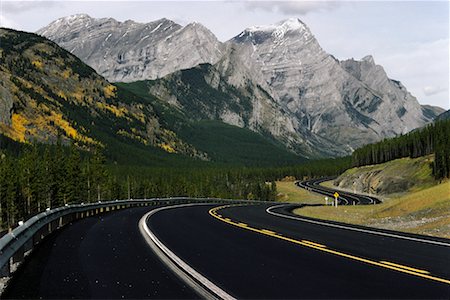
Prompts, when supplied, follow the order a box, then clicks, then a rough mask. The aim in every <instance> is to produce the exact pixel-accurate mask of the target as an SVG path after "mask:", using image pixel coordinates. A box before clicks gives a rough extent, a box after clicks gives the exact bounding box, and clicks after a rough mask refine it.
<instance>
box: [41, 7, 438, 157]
mask: <svg viewBox="0 0 450 300" xmlns="http://www.w3.org/2000/svg"><path fill="white" fill-rule="evenodd" d="M85 18H86V16H82V17H81V19H85ZM91 20H92V18H91ZM89 22H94V25H89V24H91V23H85V24H88V26H87V27H88V30H86V31H87V32H90V31H92V32H94V33H95V32H99V31H100V33H101V37H102V39H105V36H107V35H106V34H107V32H108V31H107V30H106V32H104V31H101V30H99V29H98V28H96V26H97V25H96V24H97V23H98V22H99V21H89ZM96 22H97V23H96ZM116 22H117V21H116ZM119 23H120V22H118V24H119ZM125 23H126V22H122V23H120V24H121V25H120V26H125V27H126V28H131V27H133V26H134V27H133V28H135V27H136V26H137V27H139V26H141V27H142V26H145V24H140V25H136V24H137V23H136V24H135V23H133V24H131V23H129V24H125ZM154 23H155V22H151V23H147V25H148V24H153V25H151V26H150V25H148V26H150V27H149V28H152V30H155V31H154V33H153V35H154V37H149V38H147V39H146V41H145V45H144V46H142V47H141V46H139V45H137V44H139V43H133V39H131V40H128V44H133V45H136V47H135V48H133V50H129V51H128V50H126V49H128V48H127V47H128V46H123V49H125V50H124V53H123V55H124V57H121V56H119V58H120V59H121V60H120V61H119V62H117V60H116V62H114V60H108V63H102V61H101V60H98V63H99V64H100V65H102V66H103V67H105V68H106V69H108V70H106V71H105V70H103V71H102V72H100V73H101V74H103V75H105V76H106V77H107V78H110V79H113V80H116V81H117V80H118V81H123V82H130V81H132V80H133V79H134V80H149V79H150V80H156V81H158V82H159V83H160V84H159V86H158V87H156V85H155V84H152V85H153V88H152V90H151V91H149V93H154V94H155V95H157V96H158V97H159V98H162V100H164V101H166V102H167V103H169V104H171V105H174V106H175V107H178V108H183V107H184V108H186V107H188V106H189V105H188V104H191V105H192V106H194V107H195V106H196V105H198V104H200V103H202V106H203V110H199V111H197V112H196V113H197V115H199V114H200V115H203V117H204V118H205V119H214V118H215V119H217V120H221V121H224V122H226V123H229V124H232V125H236V126H240V127H245V128H249V129H251V130H253V131H256V132H260V133H261V132H270V133H271V134H272V135H273V136H274V137H275V138H277V139H278V140H279V141H281V142H282V143H284V144H285V145H286V146H287V147H288V148H291V149H293V150H294V151H296V152H297V153H303V155H305V153H307V154H306V155H309V156H314V155H313V154H314V153H316V154H319V156H320V155H325V156H336V155H343V154H348V153H351V152H352V150H353V149H355V148H358V147H360V146H362V145H364V144H367V143H370V142H376V141H378V140H381V139H384V138H386V137H392V136H395V135H398V134H404V133H406V132H408V131H410V130H412V129H415V128H418V127H421V126H423V125H425V124H426V123H429V122H430V121H432V120H433V119H434V118H435V117H436V116H437V115H438V114H439V113H440V112H441V111H439V109H434V108H433V109H430V108H427V107H422V106H420V104H419V103H418V101H417V99H416V98H415V97H413V96H412V95H411V94H410V93H409V92H408V91H407V90H406V88H405V87H404V86H403V85H402V84H401V83H400V81H397V80H393V79H390V78H389V77H388V75H387V74H386V72H385V71H384V69H383V68H382V67H381V66H379V65H377V64H376V63H375V60H374V58H373V57H372V56H370V55H369V56H366V57H364V58H363V59H362V60H354V59H349V60H343V61H339V60H337V59H336V58H334V57H333V56H332V55H331V54H329V53H327V52H325V51H324V50H323V49H322V48H321V46H320V45H319V43H318V41H317V40H316V38H315V37H314V35H313V34H312V32H311V30H310V29H309V28H308V26H307V25H306V24H305V23H303V22H302V21H301V20H300V19H298V18H291V19H287V20H283V21H280V22H278V23H276V24H273V25H263V26H252V27H249V28H247V29H245V30H244V31H242V32H241V33H239V34H238V35H236V36H235V37H233V38H231V39H230V40H228V41H226V42H225V43H221V42H219V41H218V40H217V38H216V37H215V36H214V34H212V33H211V32H210V31H209V30H208V29H207V28H206V27H204V26H200V25H196V24H195V23H192V24H188V25H186V26H184V27H181V26H180V27H181V28H180V27H177V28H175V29H173V30H172V31H171V33H172V34H169V35H167V34H165V33H161V32H159V29H161V27H162V25H161V24H162V23H159V24H154ZM52 24H53V23H52ZM131 25H133V26H131ZM49 26H50V25H49ZM52 26H53V25H52ZM52 26H50V27H52ZM158 26H159V28H158V30H156V27H158ZM141 27H139V28H141ZM121 30H122V31H123V30H125V29H121ZM130 30H131V29H130ZM47 31H48V28H47V29H46V28H44V29H41V30H40V31H39V32H40V33H42V34H45V33H46V32H47ZM122 31H121V32H122ZM128 31H129V30H128V29H126V30H125V32H128ZM148 31H149V30H148V28H147V29H145V30H144V29H142V32H141V33H139V37H141V36H142V35H143V34H144V32H145V33H146V35H148ZM74 32H75V33H77V32H76V29H74V28H72V29H70V30H69V31H66V32H65V31H60V32H59V33H58V35H57V36H52V35H50V36H48V37H49V38H50V39H53V40H55V41H57V40H58V39H63V38H64V37H65V36H72V35H73V34H74ZM78 34H82V35H83V34H84V33H81V32H80V33H78ZM91 34H92V33H91ZM132 35H133V34H129V36H132ZM153 35H151V36H153ZM85 36H86V35H85V34H84V35H83V37H85ZM152 38H155V41H156V42H155V44H157V45H158V47H159V48H158V49H160V50H159V51H160V52H158V53H157V54H155V53H156V52H155V53H154V54H155V56H154V57H156V56H158V57H163V61H164V62H165V65H166V66H167V67H164V68H159V67H158V66H157V65H158V64H157V63H155V61H153V62H152V63H151V64H147V63H146V62H145V57H146V55H147V54H148V53H149V52H148V49H153V48H155V46H154V44H151V45H150V44H149V42H148V40H149V39H152ZM167 39H174V40H178V41H180V43H181V45H180V43H175V44H173V43H168V42H161V40H164V41H166V40H167ZM79 41H80V37H76V38H74V39H72V40H71V41H70V43H72V44H78V43H79ZM96 43H97V45H98V47H97V48H95V49H96V50H95V56H97V57H104V56H106V57H110V58H114V57H115V56H114V55H110V52H108V51H110V50H109V48H108V47H103V48H102V44H98V42H96ZM61 45H62V46H63V47H68V44H64V43H62V44H61ZM174 49H175V50H174ZM186 49H189V50H186ZM117 51H119V50H117ZM117 51H116V52H117ZM127 51H128V52H127ZM146 51H147V52H146ZM171 51H172V52H171ZM173 51H174V52H173ZM119 52H120V51H119ZM136 52H139V53H141V54H142V53H145V55H143V56H142V55H136ZM188 52H189V53H191V52H192V53H193V54H192V55H191V54H189V55H187V53H188ZM164 53H166V54H167V53H169V54H167V55H166V56H164ZM170 53H176V55H177V57H178V58H174V57H173V56H171V55H170ZM116 54H117V53H116ZM78 55H81V58H82V59H84V60H85V61H89V60H92V57H91V56H83V54H82V53H78ZM130 57H131V58H130ZM142 57H143V58H142ZM150 57H151V58H152V57H153V56H150ZM190 57H193V59H189V58H190ZM206 57H209V60H208V59H207V58H206ZM128 58H130V59H128ZM140 58H142V59H140ZM103 59H104V58H103ZM155 59H156V58H155ZM130 60H134V62H133V63H130ZM180 61H182V62H180ZM127 64H134V65H133V67H132V68H128V67H125V68H124V67H123V65H127ZM202 64H209V65H211V66H213V68H210V69H209V70H208V72H209V74H204V76H203V77H204V79H205V82H206V85H207V86H208V87H206V85H205V83H201V84H202V86H203V88H205V89H208V90H210V92H211V93H213V92H212V91H213V90H215V91H216V92H217V93H222V94H223V95H222V96H221V99H222V100H223V101H222V102H220V101H219V102H217V101H207V99H205V98H204V97H205V94H204V93H202V91H200V90H199V89H198V87H195V84H194V85H192V83H188V80H187V81H185V82H183V80H179V81H177V79H176V77H177V75H176V74H180V73H177V72H182V73H184V74H185V73H187V72H191V71H192V70H195V68H198V66H199V65H202ZM111 66H112V67H111ZM142 66H144V68H147V67H148V68H152V69H153V70H157V71H155V72H154V73H152V74H150V73H148V72H147V73H146V72H144V71H142V70H140V69H139V68H142ZM93 67H94V68H95V69H98V68H100V67H99V66H98V65H96V64H95V63H94V65H93ZM186 70H191V71H186ZM197 70H198V69H197ZM194 73H195V72H194ZM108 74H109V75H108ZM111 74H112V75H111ZM178 79H180V78H178ZM185 79H186V78H185ZM164 80H166V83H162V82H163V81H164ZM169 82H170V84H171V85H172V86H171V87H169V86H168V85H169ZM197 83H198V84H200V82H197ZM176 85H180V86H179V87H177V86H176ZM224 85H227V86H228V87H227V88H224ZM191 87H192V88H193V89H192V90H191V91H189V93H190V94H191V96H190V98H192V99H195V101H194V100H192V101H194V102H192V103H188V102H186V100H187V99H184V100H183V101H184V104H183V105H180V101H179V100H181V99H177V97H179V96H180V92H181V93H184V94H186V93H185V92H186V89H190V88H191ZM196 88H197V90H196ZM182 89H184V91H182ZM224 89H225V90H226V91H224ZM233 89H237V90H240V91H241V92H240V96H239V97H241V96H242V101H244V102H245V101H247V100H245V99H247V98H248V99H250V100H249V101H247V102H248V103H251V104H252V105H247V106H240V108H239V109H238V110H233V109H226V110H224V108H223V107H220V105H221V104H222V105H225V106H227V105H228V104H227V103H234V104H237V103H238V102H240V100H239V99H237V98H236V97H237V94H236V93H235V92H232V91H231V90H233ZM245 89H249V90H252V91H253V92H255V95H252V94H251V93H248V92H245ZM194 94H196V95H195V96H194ZM213 94H215V92H214V93H213ZM184 97H186V95H184ZM225 98H226V99H225ZM233 99H234V100H233ZM208 106H209V107H208ZM258 107H265V108H267V109H269V111H271V112H270V113H267V109H266V113H265V116H262V115H261V112H260V111H259V110H258ZM188 111H189V109H188ZM207 111H209V112H212V111H215V112H218V111H221V113H220V114H217V113H216V114H215V115H214V116H213V115H211V114H210V113H207ZM275 111H276V112H275ZM263 115H264V113H263ZM244 116H246V118H247V119H246V120H244ZM274 116H278V117H274ZM271 118H272V120H277V122H268V121H269V120H270V119H271ZM280 122H281V123H280ZM277 123H279V124H277ZM283 125H285V126H283ZM281 127H284V128H281ZM321 141H322V142H321ZM327 141H330V142H327ZM321 143H322V144H321ZM302 144H303V146H302ZM333 144H335V145H333ZM302 148H303V149H302ZM305 149H306V150H305ZM337 149H340V151H338V150H337Z"/></svg>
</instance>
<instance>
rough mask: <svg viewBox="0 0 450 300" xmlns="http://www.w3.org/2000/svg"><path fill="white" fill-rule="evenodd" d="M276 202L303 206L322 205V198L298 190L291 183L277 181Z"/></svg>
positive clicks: (300, 189)
mask: <svg viewBox="0 0 450 300" xmlns="http://www.w3.org/2000/svg"><path fill="white" fill-rule="evenodd" d="M276 184H277V191H278V195H277V201H278V202H292V203H305V204H323V203H324V202H325V200H324V197H323V196H321V195H318V194H316V193H311V192H309V191H307V190H305V189H302V188H299V187H298V186H296V185H295V184H294V182H292V181H277V182H276Z"/></svg>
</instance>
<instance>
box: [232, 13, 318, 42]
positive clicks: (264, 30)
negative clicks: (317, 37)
mask: <svg viewBox="0 0 450 300" xmlns="http://www.w3.org/2000/svg"><path fill="white" fill-rule="evenodd" d="M288 37H290V38H293V39H294V40H295V39H298V38H299V37H301V38H302V40H304V41H307V40H309V39H310V38H312V37H313V35H312V34H311V31H310V30H309V28H308V26H306V24H305V23H303V22H302V21H301V20H300V19H298V18H290V19H286V20H283V21H280V22H277V23H275V24H271V25H259V26H252V27H249V28H247V29H245V30H244V31H242V32H241V33H240V34H239V35H238V36H236V37H235V38H233V41H234V42H246V41H251V42H252V43H253V44H255V45H256V44H262V43H263V42H265V41H267V40H271V41H274V42H278V43H279V42H283V40H284V39H286V38H288Z"/></svg>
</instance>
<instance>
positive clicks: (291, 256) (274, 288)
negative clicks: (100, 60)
mask: <svg viewBox="0 0 450 300" xmlns="http://www.w3.org/2000/svg"><path fill="white" fill-rule="evenodd" d="M212 207H214V206H194V207H192V206H191V207H184V208H173V209H168V210H164V211H161V212H158V213H156V214H155V215H153V216H152V217H150V218H149V220H148V221H147V224H148V225H149V228H150V229H151V230H152V231H153V232H154V233H155V234H157V236H158V238H159V239H160V240H161V241H162V242H163V243H164V244H166V246H168V247H169V248H170V249H171V250H172V251H173V252H174V253H175V254H177V255H178V256H179V257H180V258H182V259H183V260H184V261H186V262H189V264H190V266H191V267H193V268H194V269H195V270H197V271H198V272H200V273H201V274H202V275H204V276H205V277H207V278H208V279H209V280H211V281H212V282H214V283H215V284H216V285H217V286H219V287H221V288H222V289H223V290H225V291H227V292H228V293H230V294H231V295H233V296H235V297H237V298H249V299H250V298H260V299H268V298H272V299H273V298H277V299H280V298H283V299H286V298H290V299H300V298H303V299H312V298H314V299H336V298H340V299H350V298H352V299H380V298H384V299H386V298H389V299H392V298H397V299H419V298H421V299H449V297H450V285H449V284H445V283H441V282H436V281H433V280H429V279H424V278H421V277H417V276H414V275H410V274H405V273H402V272H398V271H394V270H390V269H386V268H383V267H378V266H373V265H370V264H367V263H364V262H361V261H355V260H352V259H348V258H345V257H341V256H337V255H333V254H329V253H324V252H322V251H318V250H316V249H311V248H308V247H303V246H301V245H297V244H294V243H291V242H287V241H284V240H280V239H277V238H274V237H271V236H267V235H264V234H260V233H257V232H253V231H249V230H246V229H243V228H239V227H236V226H233V225H230V224H227V223H225V222H221V221H219V220H217V219H215V218H213V217H211V216H210V215H209V214H208V210H209V209H211V208H212ZM266 208H267V206H234V207H229V208H225V209H221V210H220V211H219V212H220V214H221V215H222V216H223V217H224V218H229V219H231V220H234V221H236V222H242V223H246V224H248V225H249V226H251V227H253V228H258V229H267V230H271V231H275V232H277V233H281V234H282V235H283V236H288V237H290V238H295V239H299V240H309V241H312V242H316V243H321V244H324V245H326V246H327V247H328V248H329V249H334V250H337V251H342V252H344V253H348V254H351V255H355V256H359V257H363V258H369V259H372V260H384V261H389V262H395V263H398V264H405V265H406V266H414V267H416V268H423V269H424V270H427V271H430V273H432V274H433V275H436V276H438V275H439V276H441V277H443V278H446V279H448V278H450V251H449V250H450V248H449V247H445V246H436V245H429V244H424V243H419V242H413V241H407V240H399V239H395V238H388V237H384V236H376V235H372V234H367V233H359V232H353V231H348V230H344V229H337V228H330V227H327V226H321V225H316V224H310V223H305V222H301V221H295V220H290V219H284V218H278V217H275V216H272V215H269V214H267V213H266V210H265V209H266Z"/></svg>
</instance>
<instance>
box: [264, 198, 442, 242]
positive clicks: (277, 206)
mask: <svg viewBox="0 0 450 300" xmlns="http://www.w3.org/2000/svg"><path fill="white" fill-rule="evenodd" d="M283 206H284V205H275V206H271V207H269V208H267V209H266V212H267V213H268V214H271V215H274V216H277V217H281V218H286V219H292V220H298V221H302V222H309V223H313V224H319V225H325V226H329V227H335V228H340V229H346V230H353V231H359V232H364V233H370V234H376V235H383V236H388V237H393V238H398V239H404V240H410V241H415V242H421V243H428V244H434V245H439V246H445V247H450V244H449V243H444V242H438V241H431V240H425V239H419V238H413V237H409V236H403V235H397V234H392V233H385V232H378V231H372V230H368V229H360V228H356V227H350V226H344V225H337V224H332V223H327V222H321V221H314V220H309V219H304V218H301V217H294V216H288V215H284V214H280V213H276V212H273V211H272V209H275V208H279V207H283Z"/></svg>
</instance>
